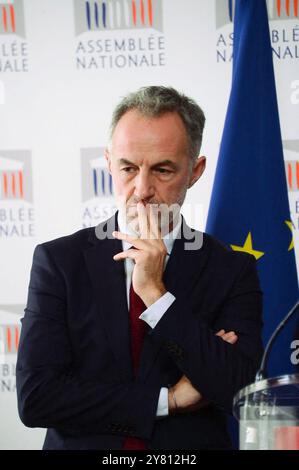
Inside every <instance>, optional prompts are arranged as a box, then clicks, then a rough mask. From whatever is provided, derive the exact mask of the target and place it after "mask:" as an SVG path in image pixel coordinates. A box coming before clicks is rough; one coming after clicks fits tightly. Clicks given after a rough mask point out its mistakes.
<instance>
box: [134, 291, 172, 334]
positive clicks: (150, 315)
mask: <svg viewBox="0 0 299 470" xmlns="http://www.w3.org/2000/svg"><path fill="white" fill-rule="evenodd" d="M174 301H175V296H174V295H172V294H171V293H170V292H166V293H165V294H164V295H162V297H160V298H159V299H158V300H156V302H154V303H153V304H152V305H150V306H149V307H148V308H147V309H146V310H144V312H142V314H141V315H140V316H139V318H141V320H144V321H145V322H146V323H147V324H148V325H149V326H150V327H151V328H155V326H156V325H157V323H158V321H159V320H161V318H162V317H163V315H164V313H165V312H166V311H167V310H168V309H169V307H170V306H171V304H172V303H173V302H174Z"/></svg>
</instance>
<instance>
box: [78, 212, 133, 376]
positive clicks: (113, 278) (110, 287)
mask: <svg viewBox="0 0 299 470" xmlns="http://www.w3.org/2000/svg"><path fill="white" fill-rule="evenodd" d="M113 230H118V226H117V218H116V214H114V215H113V216H112V217H111V218H110V219H108V221H105V222H103V223H102V224H99V225H98V226H97V227H96V229H95V232H92V234H91V237H90V244H91V245H90V247H89V248H88V249H87V250H86V251H85V261H86V265H87V269H88V272H89V276H90V279H91V282H92V285H93V290H94V295H95V299H96V304H97V307H98V311H99V315H100V316H101V319H102V324H103V327H104V329H105V331H106V335H107V338H108V341H109V344H110V347H111V350H112V351H113V353H114V355H115V359H116V361H117V364H118V365H119V367H120V372H121V374H122V377H123V379H124V380H131V379H132V377H133V369H132V359H131V353H130V325H129V316H128V306H127V294H126V282H125V271H124V263H123V262H119V261H118V262H116V261H114V260H113V256H114V255H115V254H116V253H119V252H121V251H122V243H121V241H120V240H117V239H115V238H114V237H113V236H112V231H113ZM105 233H106V236H105ZM96 234H97V236H96ZM98 237H99V238H101V239H99V238H98Z"/></svg>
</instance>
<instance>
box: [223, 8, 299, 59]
mask: <svg viewBox="0 0 299 470" xmlns="http://www.w3.org/2000/svg"><path fill="white" fill-rule="evenodd" d="M235 4H236V1H235V0H215V19H216V29H217V39H216V46H217V48H216V57H217V62H230V61H231V60H232V46H233V31H232V22H233V19H234V12H235ZM267 9H268V17H269V20H270V22H271V27H270V33H271V43H272V50H273V57H274V58H276V59H298V58H299V47H298V42H299V27H298V19H299V0H267ZM289 20H291V21H289ZM219 30H220V31H219Z"/></svg>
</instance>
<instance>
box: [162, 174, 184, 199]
mask: <svg viewBox="0 0 299 470" xmlns="http://www.w3.org/2000/svg"><path fill="white" fill-rule="evenodd" d="M187 187H188V178H187V177H186V176H181V177H180V178H177V179H176V180H175V181H172V182H169V183H168V184H167V185H165V187H164V188H163V192H164V194H165V195H166V199H167V200H168V201H171V202H174V201H176V200H177V199H178V198H179V197H180V196H181V195H182V194H184V193H185V192H186V190H187Z"/></svg>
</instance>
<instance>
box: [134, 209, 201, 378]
mask: <svg viewBox="0 0 299 470" xmlns="http://www.w3.org/2000/svg"><path fill="white" fill-rule="evenodd" d="M206 259H207V249H205V246H203V234H202V233H201V232H198V231H195V230H194V229H191V228H190V227H189V226H188V225H187V224H186V222H185V219H184V218H183V220H182V226H181V231H180V233H179V235H178V237H177V239H176V240H175V242H174V244H173V249H172V252H171V255H170V258H169V260H168V263H167V265H166V268H165V271H164V275H163V282H164V284H165V286H166V289H167V290H168V291H169V292H171V293H172V294H173V295H174V296H175V297H176V298H178V297H181V296H186V293H187V292H188V291H190V288H192V286H193V285H194V284H195V283H196V282H197V281H198V278H199V277H200V274H201V272H202V269H203V267H204V265H205V262H206ZM182 315H184V312H182ZM160 349H161V345H159V344H158V343H156V342H154V341H153V339H152V338H151V336H150V335H147V336H146V338H145V341H144V345H143V350H142V354H141V358H140V369H139V379H140V380H141V381H145V380H146V378H147V376H148V374H149V373H150V370H151V368H152V366H153V364H154V362H155V360H156V357H157V355H158V353H159V351H160Z"/></svg>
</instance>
